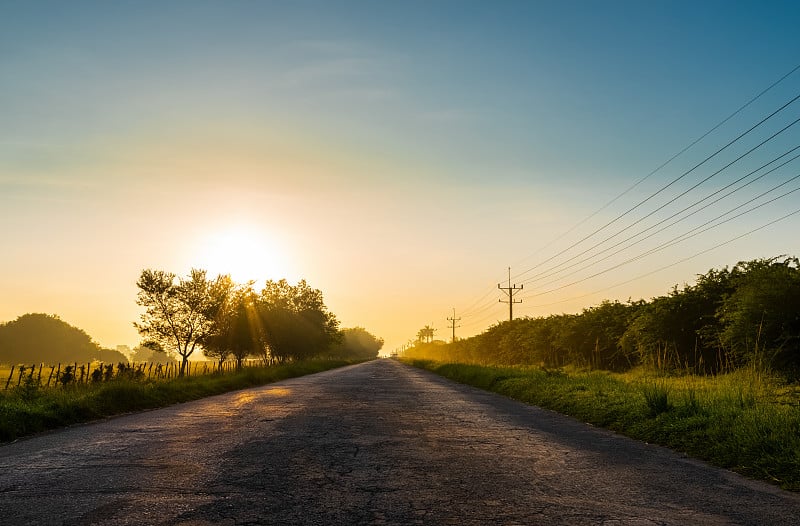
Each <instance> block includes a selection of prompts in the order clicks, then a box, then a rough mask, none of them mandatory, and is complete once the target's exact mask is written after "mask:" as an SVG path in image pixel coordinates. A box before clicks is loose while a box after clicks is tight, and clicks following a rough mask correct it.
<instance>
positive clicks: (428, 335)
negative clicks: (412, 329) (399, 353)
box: [417, 325, 436, 343]
mask: <svg viewBox="0 0 800 526" xmlns="http://www.w3.org/2000/svg"><path fill="white" fill-rule="evenodd" d="M435 332H436V329H434V328H433V327H431V326H430V325H426V326H424V327H423V328H421V329H420V330H419V331H417V342H419V343H431V342H432V341H433V337H434V333H435Z"/></svg>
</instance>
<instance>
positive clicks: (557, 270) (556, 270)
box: [524, 145, 800, 283]
mask: <svg viewBox="0 0 800 526" xmlns="http://www.w3.org/2000/svg"><path fill="white" fill-rule="evenodd" d="M797 149H800V145H798V146H795V147H794V148H792V149H790V150H788V151H787V152H785V153H783V154H781V155H780V156H778V157H776V158H775V159H773V160H771V161H769V162H767V163H765V164H763V165H761V166H760V167H758V168H756V169H755V170H752V171H751V172H749V173H747V174H746V175H743V176H741V177H739V178H738V179H736V180H735V181H733V182H731V183H729V184H728V185H726V186H724V187H722V188H720V189H718V190H716V191H714V192H712V193H711V194H709V195H707V196H705V197H704V198H702V199H700V200H698V201H695V202H694V203H692V204H690V205H688V206H686V207H684V208H683V209H681V210H679V211H678V212H675V213H673V214H672V215H670V216H669V217H666V218H664V219H662V220H660V221H658V222H656V223H654V224H652V225H650V226H649V227H647V228H645V229H644V230H640V231H639V232H637V233H635V234H632V235H630V236H628V237H627V238H625V239H623V240H622V241H619V242H617V243H615V244H614V245H611V246H609V247H606V248H604V249H603V250H600V251H599V252H597V253H596V254H594V255H591V256H588V257H585V258H583V259H580V260H579V261H577V262H575V263H573V264H571V265H567V266H564V265H565V264H566V263H568V262H570V261H573V260H575V259H577V258H579V257H580V256H582V255H584V254H586V253H587V252H589V250H585V251H583V252H581V253H579V254H576V255H575V256H572V257H571V258H569V259H567V260H565V261H562V262H561V263H560V264H558V265H554V266H552V267H550V268H549V269H547V270H544V271H542V272H539V273H538V274H535V275H533V276H531V277H529V278H528V279H526V280H524V283H532V282H535V281H540V280H542V279H545V278H549V277H552V276H556V275H558V274H561V273H562V272H564V271H566V270H568V269H570V268H573V267H576V266H578V265H580V264H582V263H585V262H587V261H590V260H592V259H594V258H595V257H597V256H599V255H601V254H604V253H606V252H608V251H610V250H613V249H614V248H616V247H618V246H620V245H622V244H624V243H626V242H628V241H630V240H632V239H634V238H636V237H639V236H641V235H642V234H644V233H646V232H648V231H650V230H652V229H654V228H657V227H658V226H660V225H663V224H664V223H666V222H667V221H669V220H671V219H673V218H675V217H677V216H680V215H681V214H683V213H684V212H687V211H688V210H691V209H692V208H694V207H696V206H697V205H699V204H700V203H702V202H704V201H706V200H708V199H710V198H711V197H714V196H715V195H718V194H720V193H722V192H724V191H725V190H727V189H728V188H730V187H731V186H733V185H735V184H737V183H739V182H741V181H743V180H744V179H747V178H748V177H750V176H751V175H753V174H755V173H758V172H759V171H760V170H762V169H764V168H766V167H767V166H769V165H770V164H773V163H774V162H776V161H778V160H780V159H782V158H783V157H785V156H787V155H788V154H790V153H792V152H793V151H795V150H797ZM798 157H800V154H798V155H796V156H794V157H792V158H791V159H789V160H788V161H785V162H783V163H781V164H779V165H778V166H776V167H774V168H772V169H771V170H768V171H766V172H764V173H763V174H761V175H760V176H758V177H756V178H754V179H752V180H751V181H748V182H747V183H745V184H743V185H741V186H739V187H738V188H735V189H733V190H731V191H730V192H728V193H727V194H725V195H723V196H722V197H719V198H718V199H715V200H714V201H711V202H710V203H708V204H706V205H704V206H702V207H700V208H698V209H696V210H694V211H692V212H690V213H689V214H686V215H685V216H683V217H681V218H679V219H677V220H675V221H673V222H672V223H670V224H668V225H666V226H664V227H662V228H660V229H658V230H656V231H655V232H652V233H651V234H649V235H647V236H645V237H643V238H641V239H639V240H638V241H635V242H634V243H631V244H629V245H627V246H625V247H623V248H622V249H620V250H617V251H615V252H613V253H611V254H610V255H608V256H606V257H603V258H601V259H599V260H596V261H595V263H599V262H601V261H605V260H606V259H608V258H609V257H611V256H614V255H616V254H619V253H620V252H623V251H625V250H627V249H629V248H631V247H633V246H635V245H637V244H639V243H641V242H643V241H645V240H647V239H650V238H651V237H653V236H655V235H656V234H659V233H661V232H663V231H664V230H667V229H668V228H670V227H672V226H675V225H676V224H678V223H680V222H682V221H685V220H686V219H688V218H690V217H692V216H693V215H695V214H698V213H699V212H701V211H703V210H705V209H707V208H709V207H710V206H713V205H714V204H716V203H719V202H720V201H722V200H723V199H725V198H727V197H729V196H731V195H732V194H734V193H736V192H738V191H740V190H742V189H744V188H746V187H747V186H749V185H751V184H753V183H755V182H757V181H759V180H760V179H762V178H764V177H766V176H767V175H769V174H770V173H773V172H775V171H776V170H778V169H780V168H782V167H784V166H786V165H787V164H789V163H791V162H792V161H794V160H796V159H797V158H798ZM783 184H785V183H783ZM783 184H781V185H778V186H777V187H775V188H773V190H774V189H777V188H780V186H783ZM740 206H741V205H740ZM610 239H612V238H611V237H608V238H606V239H604V240H603V242H605V241H608V240H610ZM600 244H602V242H601V243H600ZM597 246H599V244H598V245H595V246H594V247H592V248H596V247H597ZM584 268H585V267H584ZM568 275H571V274H568Z"/></svg>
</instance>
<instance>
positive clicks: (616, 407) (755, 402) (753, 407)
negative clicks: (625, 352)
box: [408, 360, 800, 491]
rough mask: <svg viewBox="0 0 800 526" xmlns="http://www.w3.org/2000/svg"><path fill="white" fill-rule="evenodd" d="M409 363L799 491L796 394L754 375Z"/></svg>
mask: <svg viewBox="0 0 800 526" xmlns="http://www.w3.org/2000/svg"><path fill="white" fill-rule="evenodd" d="M408 363H410V364H411V365H414V366H416V367H421V368H424V369H427V370H429V371H432V372H435V373H437V374H440V375H442V376H445V377H447V378H450V379H452V380H455V381H458V382H461V383H465V384H470V385H473V386H475V387H479V388H482V389H486V390H490V391H494V392H497V393H499V394H502V395H505V396H508V397H511V398H514V399H516V400H520V401H522V402H526V403H529V404H534V405H538V406H540V407H545V408H548V409H552V410H554V411H558V412H560V413H563V414H567V415H570V416H573V417H575V418H578V419H580V420H582V421H584V422H588V423H591V424H593V425H596V426H601V427H605V428H608V429H611V430H614V431H616V432H619V433H622V434H625V435H627V436H630V437H632V438H635V439H638V440H644V441H647V442H651V443H656V444H661V445H664V446H667V447H670V448H672V449H675V450H678V451H682V452H685V453H686V454H688V455H690V456H692V457H695V458H699V459H703V460H706V461H708V462H710V463H712V464H715V465H717V466H720V467H723V468H727V469H731V470H733V471H736V472H739V473H741V474H743V475H746V476H748V477H751V478H755V479H760V480H765V481H768V482H771V483H773V484H777V485H779V486H780V487H782V488H784V489H788V490H792V491H800V388H798V387H797V386H787V385H783V384H782V383H781V382H779V381H778V380H777V379H775V378H772V377H770V376H769V375H766V374H763V373H760V372H757V371H754V370H740V371H736V372H734V373H730V374H726V375H720V376H716V377H698V376H690V375H687V376H674V377H665V376H659V375H655V374H653V373H650V372H647V371H644V370H637V371H633V372H631V373H626V374H614V373H609V372H600V371H594V372H585V371H577V370H573V371H564V370H547V369H540V368H534V367H483V366H477V365H464V364H443V363H437V362H431V361H424V360H412V361H408Z"/></svg>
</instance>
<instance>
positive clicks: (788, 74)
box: [512, 64, 800, 279]
mask: <svg viewBox="0 0 800 526" xmlns="http://www.w3.org/2000/svg"><path fill="white" fill-rule="evenodd" d="M797 70H800V64H797V65H796V66H795V67H793V68H792V69H791V70H789V72H787V73H785V74H784V75H782V76H781V77H780V78H779V79H777V80H775V81H774V82H772V83H771V84H770V85H769V86H767V87H766V88H764V89H763V90H761V91H760V92H759V93H758V94H756V95H755V96H753V97H752V98H750V100H748V101H747V102H745V103H744V104H742V105H741V106H739V108H737V109H736V110H735V111H734V112H733V113H731V114H730V115H728V116H727V117H725V118H724V119H722V120H721V121H720V122H718V123H717V124H715V125H714V126H713V127H712V128H711V129H709V130H708V131H706V132H705V133H703V134H702V135H701V136H700V137H698V138H696V139H695V140H693V141H692V142H690V143H689V144H688V145H687V146H685V147H684V148H683V149H681V150H680V151H679V152H677V153H675V154H674V155H672V157H670V158H669V159H667V160H666V161H664V162H663V163H662V164H660V165H659V166H658V167H656V168H655V169H654V170H652V171H651V172H650V173H648V174H647V175H645V176H644V177H642V178H641V179H639V180H638V181H636V182H635V183H633V184H632V185H631V186H629V187H628V188H627V189H625V190H624V191H623V192H622V193H620V194H619V195H617V196H616V197H614V198H613V199H611V200H610V201H608V202H607V203H606V204H605V205H603V206H601V207H600V208H598V209H597V210H595V211H594V212H592V213H591V214H589V215H588V216H587V217H585V218H584V219H582V220H581V221H579V222H578V223H576V224H575V225H573V226H572V227H571V228H569V229H568V230H567V231H565V232H563V233H562V234H561V235H560V236H557V237H554V238H553V239H551V240H550V242H548V243H547V244H546V245H545V246H544V247H542V248H541V249H539V251H538V252H541V251H543V250H545V249H547V248H549V247H550V246H552V245H553V243H555V242H556V240H558V239H563V238H564V237H565V236H567V235H569V234H571V233H572V232H574V231H575V230H577V229H578V228H579V227H581V226H582V225H584V224H585V223H587V222H588V221H589V220H590V219H592V218H593V217H595V216H596V215H597V214H599V213H600V212H602V211H603V210H605V209H606V208H608V207H609V206H611V205H612V204H614V203H615V202H617V201H618V200H619V199H621V198H622V197H624V196H625V195H627V194H628V193H629V192H631V191H632V190H633V189H634V188H636V187H637V186H639V185H640V184H641V183H643V182H644V181H646V180H647V179H649V178H650V177H652V176H653V175H655V174H656V173H658V172H660V171H661V170H662V169H663V168H665V167H666V166H667V165H669V164H670V163H672V162H673V161H674V160H675V159H677V158H678V157H680V156H681V155H683V154H684V153H686V152H687V151H689V150H690V149H691V148H692V147H694V146H695V145H696V144H698V143H699V142H700V141H702V140H703V139H705V138H706V137H708V136H709V135H711V134H712V133H714V132H715V131H716V130H717V129H719V128H720V127H722V126H723V125H725V124H726V123H727V122H728V121H729V120H731V119H732V118H734V117H735V116H736V115H738V114H739V113H741V112H742V111H744V110H745V109H747V108H748V107H749V106H750V105H751V104H753V103H754V102H756V101H757V100H758V99H760V98H761V97H762V96H764V95H765V94H767V93H768V92H769V91H771V90H772V89H773V88H775V87H776V86H777V85H779V84H780V83H782V82H783V81H784V80H786V79H787V78H788V77H790V76H791V75H792V74H793V73H794V72H796V71H797ZM538 252H537V253H538ZM531 257H532V256H529V257H527V258H524V259H523V260H521V261H525V260H526V259H530V258H531ZM521 261H520V262H521ZM546 262H547V261H545V262H544V263H546ZM526 272H527V271H524V272H521V273H518V274H515V275H514V276H512V279H517V278H519V277H520V276H522V275H524V274H525V273H526Z"/></svg>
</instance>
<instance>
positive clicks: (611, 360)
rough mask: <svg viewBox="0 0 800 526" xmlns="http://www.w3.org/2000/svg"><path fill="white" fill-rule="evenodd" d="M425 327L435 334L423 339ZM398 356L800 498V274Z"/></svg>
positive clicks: (691, 291) (501, 326) (735, 274)
mask: <svg viewBox="0 0 800 526" xmlns="http://www.w3.org/2000/svg"><path fill="white" fill-rule="evenodd" d="M426 328H427V327H426ZM432 332H433V331H426V330H425V329H423V330H421V331H420V332H419V333H418V334H417V341H416V343H415V344H414V345H413V346H412V347H411V348H409V349H407V350H405V351H404V353H403V357H404V359H405V360H406V361H409V362H411V363H413V364H414V365H417V366H420V367H424V368H426V369H429V370H432V371H434V372H436V373H439V374H442V375H444V376H446V377H448V378H452V379H453V380H456V381H459V382H463V383H467V384H471V385H474V386H476V387H480V388H483V389H489V390H492V391H495V392H498V393H501V394H503V395H506V396H509V397H512V398H515V399H518V400H521V401H524V402H527V403H531V404H535V405H539V406H542V407H546V408H549V409H552V410H555V411H558V412H561V413H564V414H568V415H572V416H574V417H576V418H578V419H581V420H583V421H585V422H589V423H591V424H594V425H598V426H603V427H606V428H609V429H612V430H614V431H618V432H621V433H624V434H626V435H628V436H631V437H634V438H637V439H640V440H645V441H648V442H653V443H658V444H662V445H665V446H668V447H671V448H673V449H676V450H679V451H683V452H685V453H687V454H689V455H691V456H693V457H696V458H701V459H704V460H707V461H709V462H712V463H714V464H716V465H718V466H721V467H725V468H729V469H732V470H735V471H737V472H740V473H742V474H745V475H747V476H750V477H754V478H759V479H763V480H767V481H770V482H772V483H775V484H778V485H780V486H781V487H783V488H786V489H791V490H795V491H800V262H798V259H797V258H789V257H784V256H781V257H777V258H769V259H759V260H753V261H747V262H740V263H738V264H737V265H735V266H734V267H733V268H731V269H728V268H724V269H722V270H715V269H712V270H710V271H709V272H707V273H706V274H703V275H699V276H698V277H697V281H696V283H695V284H693V285H684V286H683V287H682V288H679V287H678V286H676V287H674V288H673V289H672V290H671V291H670V292H669V293H668V294H666V295H664V296H660V297H656V298H652V299H651V300H649V301H645V300H639V301H628V302H626V303H621V302H618V301H614V302H612V301H604V302H602V303H601V304H599V305H597V306H595V307H590V308H586V309H584V310H583V311H582V312H581V313H578V314H556V315H550V316H546V317H538V318H522V319H515V320H513V321H508V322H503V323H498V324H496V325H494V326H492V327H490V328H489V329H487V330H486V331H485V332H483V333H482V334H479V335H477V336H474V337H472V338H467V339H463V340H458V341H456V342H452V343H449V344H445V343H444V342H442V341H436V340H434V339H433V338H432Z"/></svg>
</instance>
